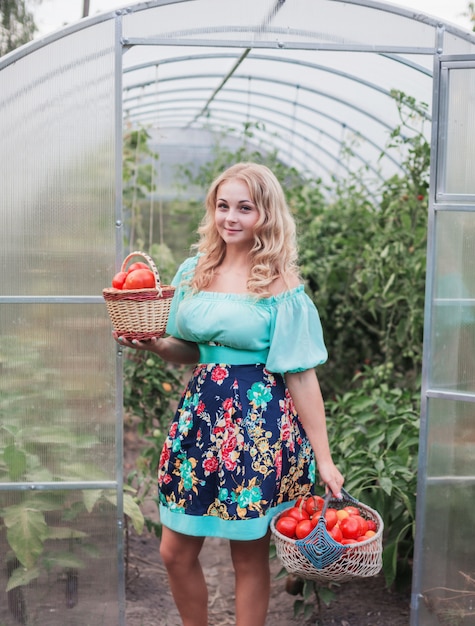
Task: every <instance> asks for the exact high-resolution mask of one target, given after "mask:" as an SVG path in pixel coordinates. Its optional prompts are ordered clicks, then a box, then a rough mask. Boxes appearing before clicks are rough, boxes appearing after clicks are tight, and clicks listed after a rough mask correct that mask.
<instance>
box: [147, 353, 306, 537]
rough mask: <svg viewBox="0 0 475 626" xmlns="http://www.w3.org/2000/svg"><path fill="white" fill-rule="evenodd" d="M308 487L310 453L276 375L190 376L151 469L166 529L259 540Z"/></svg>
mask: <svg viewBox="0 0 475 626" xmlns="http://www.w3.org/2000/svg"><path fill="white" fill-rule="evenodd" d="M314 480H315V461H314V456H313V452H312V449H311V446H310V443H309V441H308V439H307V437H306V435H305V432H304V430H303V428H302V425H301V423H300V420H299V418H298V416H297V413H296V410H295V407H294V404H293V402H292V398H291V397H290V394H289V392H288V390H287V388H286V386H285V382H284V379H283V377H282V376H281V375H280V374H271V373H270V372H268V371H267V370H266V369H265V368H264V367H263V366H262V365H223V364H213V363H211V364H202V365H198V366H197V367H196V368H195V370H194V372H193V375H192V377H191V379H190V381H189V383H188V385H187V387H186V389H185V391H184V393H183V396H182V398H181V401H180V404H179V406H178V409H177V412H176V415H175V418H174V420H173V422H172V424H171V427H170V430H169V433H168V436H167V439H166V441H165V443H164V446H163V450H162V454H161V458H160V465H159V468H158V485H159V500H160V518H161V521H162V523H163V524H164V525H165V526H168V527H169V528H171V529H173V530H175V531H177V532H182V533H185V534H188V535H195V536H218V537H225V538H228V539H238V540H239V539H242V540H249V539H258V538H260V537H263V536H264V535H265V534H266V532H267V530H268V527H269V523H270V520H271V517H272V516H273V515H275V514H276V513H277V512H279V511H280V510H282V509H284V508H286V507H288V506H290V505H291V504H292V503H293V502H294V501H295V499H296V498H297V497H299V496H300V495H302V494H304V493H307V492H308V491H309V490H310V489H311V488H312V485H313V482H314Z"/></svg>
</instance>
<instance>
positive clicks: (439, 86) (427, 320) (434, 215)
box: [411, 54, 475, 626]
mask: <svg viewBox="0 0 475 626" xmlns="http://www.w3.org/2000/svg"><path fill="white" fill-rule="evenodd" d="M460 70H463V71H466V70H471V71H473V72H475V55H473V54H470V55H442V54H440V55H435V57H434V74H433V109H432V142H431V171H430V191H429V225H428V240H427V277H426V296H425V312H424V346H423V365H422V390H421V427H420V440H419V443H420V445H419V459H418V462H419V466H418V485H417V501H416V539H415V546H414V567H413V580H412V597H411V626H419V624H421V625H422V624H427V623H428V622H426V621H423V622H422V621H420V619H421V612H422V610H423V607H424V600H425V598H424V595H423V591H424V588H425V587H424V575H425V572H427V570H428V563H427V562H425V561H430V560H431V554H432V552H435V551H436V550H437V549H438V548H439V547H440V546H438V545H437V546H436V545H433V543H431V542H430V541H427V537H426V533H427V527H426V523H425V522H426V518H427V519H428V520H429V518H430V510H429V509H428V508H427V507H428V504H427V497H426V495H427V493H426V492H427V487H428V486H435V485H442V484H445V485H449V486H453V487H455V486H458V485H462V484H464V485H465V484H467V481H469V482H470V483H472V484H475V474H474V475H472V476H459V475H455V476H442V475H441V476H431V475H429V474H430V472H429V471H428V460H429V453H430V449H429V444H428V439H429V427H430V423H431V415H430V410H429V406H428V405H429V401H430V399H443V400H448V401H452V402H469V403H474V402H475V393H473V392H470V391H461V390H460V385H459V384H457V383H461V381H460V380H457V379H456V380H455V381H454V382H453V389H452V390H451V389H447V386H446V385H444V386H443V387H442V385H440V384H437V381H434V380H433V378H434V377H433V375H432V369H431V368H432V359H433V357H434V354H435V352H436V349H437V348H436V346H435V345H434V343H435V342H434V338H435V336H436V333H437V329H438V319H437V317H436V316H435V315H434V310H435V305H436V304H437V296H436V278H437V276H436V274H437V258H438V257H437V254H438V251H437V245H436V241H437V236H439V238H440V234H439V233H438V231H439V230H440V229H441V226H440V225H439V223H438V222H439V220H438V217H439V216H440V215H441V214H442V213H447V212H450V211H452V212H454V211H457V212H464V213H465V212H469V213H471V212H473V213H474V217H475V194H474V193H473V184H472V186H471V188H470V189H469V190H468V191H467V189H458V188H457V184H455V185H454V183H452V184H450V190H448V189H447V186H448V184H447V180H448V164H449V157H448V151H449V140H450V137H449V134H450V131H449V120H450V119H451V118H450V113H451V112H450V111H449V108H450V107H449V104H450V96H451V94H452V89H453V87H452V84H451V75H452V73H454V72H457V71H460ZM457 97H458V100H457V105H458V106H466V107H467V108H468V107H469V105H470V92H469V90H468V89H465V90H464V91H463V93H460V92H458V93H457ZM472 102H473V97H472ZM461 123H462V124H463V120H462V122H461ZM456 139H457V138H455V142H456ZM472 141H473V140H472ZM453 152H454V148H453V144H452V146H451V154H453ZM472 153H473V149H472ZM469 162H470V159H469ZM441 232H442V231H441ZM457 243H460V244H461V243H462V242H457ZM439 351H440V347H439ZM453 530H454V531H455V529H453ZM436 619H437V618H436Z"/></svg>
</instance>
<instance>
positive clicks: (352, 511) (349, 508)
mask: <svg viewBox="0 0 475 626" xmlns="http://www.w3.org/2000/svg"><path fill="white" fill-rule="evenodd" d="M343 510H344V511H346V512H347V513H349V514H350V515H359V514H360V510H359V509H358V508H356V506H351V505H348V506H345V507H344V509H343Z"/></svg>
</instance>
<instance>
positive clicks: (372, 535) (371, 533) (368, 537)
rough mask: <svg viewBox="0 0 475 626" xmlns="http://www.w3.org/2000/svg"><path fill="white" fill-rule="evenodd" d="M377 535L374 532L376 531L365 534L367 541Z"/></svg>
mask: <svg viewBox="0 0 475 626" xmlns="http://www.w3.org/2000/svg"><path fill="white" fill-rule="evenodd" d="M375 534H376V533H375V532H374V530H368V531H367V532H365V535H364V536H365V537H366V539H371V537H374V536H375Z"/></svg>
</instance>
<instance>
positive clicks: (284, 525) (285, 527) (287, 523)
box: [275, 515, 297, 538]
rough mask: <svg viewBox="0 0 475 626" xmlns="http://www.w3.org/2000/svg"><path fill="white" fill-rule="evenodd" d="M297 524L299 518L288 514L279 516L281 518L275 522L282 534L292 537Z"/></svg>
mask: <svg viewBox="0 0 475 626" xmlns="http://www.w3.org/2000/svg"><path fill="white" fill-rule="evenodd" d="M296 526H297V520H296V519H295V518H294V517H289V516H287V515H284V516H283V517H279V519H278V520H277V522H276V523H275V528H276V530H278V531H279V532H280V533H281V535H285V536H286V537H290V538H292V537H294V535H295V528H296Z"/></svg>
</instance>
